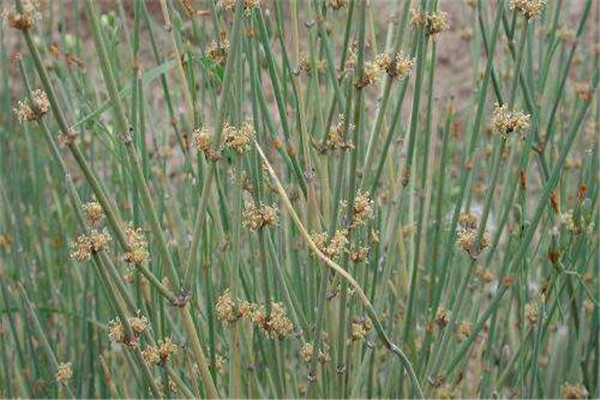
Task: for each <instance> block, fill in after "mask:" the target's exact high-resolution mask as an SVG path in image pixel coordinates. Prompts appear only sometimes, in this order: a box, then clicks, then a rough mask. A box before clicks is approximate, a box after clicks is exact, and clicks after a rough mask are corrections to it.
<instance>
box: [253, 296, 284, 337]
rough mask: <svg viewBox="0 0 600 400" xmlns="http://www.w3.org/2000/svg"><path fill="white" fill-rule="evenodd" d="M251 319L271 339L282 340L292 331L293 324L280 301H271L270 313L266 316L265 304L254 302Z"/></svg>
mask: <svg viewBox="0 0 600 400" xmlns="http://www.w3.org/2000/svg"><path fill="white" fill-rule="evenodd" d="M251 320H252V322H253V323H254V324H255V325H256V326H257V327H259V328H260V329H262V330H263V332H265V334H266V335H267V336H268V337H270V338H272V339H278V340H283V339H285V338H287V337H288V336H290V335H291V334H292V333H293V332H294V324H293V323H292V321H291V320H290V318H289V317H288V315H287V312H286V311H285V308H284V307H283V304H281V303H277V302H272V303H271V313H270V315H269V316H268V317H267V311H266V308H265V306H264V305H259V306H257V305H256V304H255V305H254V311H253V313H252V314H251Z"/></svg>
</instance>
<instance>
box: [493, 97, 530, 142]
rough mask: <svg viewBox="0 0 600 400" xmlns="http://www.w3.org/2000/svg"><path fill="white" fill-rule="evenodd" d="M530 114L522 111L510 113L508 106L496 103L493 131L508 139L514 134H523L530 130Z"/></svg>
mask: <svg viewBox="0 0 600 400" xmlns="http://www.w3.org/2000/svg"><path fill="white" fill-rule="evenodd" d="M529 119H530V116H529V114H524V113H523V112H522V111H514V110H513V111H510V110H509V109H508V107H507V106H506V104H503V105H499V104H498V103H496V105H495V109H494V113H493V115H492V131H493V132H494V133H497V134H500V135H502V137H503V138H505V139H506V138H508V136H509V135H510V134H511V133H512V132H520V133H523V132H525V131H526V130H527V128H529Z"/></svg>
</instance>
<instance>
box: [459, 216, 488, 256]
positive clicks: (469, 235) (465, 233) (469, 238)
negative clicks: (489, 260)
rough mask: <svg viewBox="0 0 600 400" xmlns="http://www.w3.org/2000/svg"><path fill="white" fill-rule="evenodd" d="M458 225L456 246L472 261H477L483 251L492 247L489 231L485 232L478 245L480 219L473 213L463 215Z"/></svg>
mask: <svg viewBox="0 0 600 400" xmlns="http://www.w3.org/2000/svg"><path fill="white" fill-rule="evenodd" d="M458 223H459V227H458V229H457V235H458V239H457V240H456V244H457V245H458V247H460V248H461V249H462V250H464V251H465V252H466V253H467V254H468V255H469V256H470V257H471V258H472V259H476V258H477V257H479V254H481V252H482V251H484V250H485V249H487V248H488V247H489V246H490V244H491V243H490V242H491V238H490V234H489V233H488V232H487V231H484V232H483V234H482V235H481V238H480V240H479V243H477V239H478V237H477V236H478V231H479V218H478V217H477V216H476V215H475V214H473V213H464V214H461V216H460V218H459V220H458Z"/></svg>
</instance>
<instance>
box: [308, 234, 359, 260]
mask: <svg viewBox="0 0 600 400" xmlns="http://www.w3.org/2000/svg"><path fill="white" fill-rule="evenodd" d="M347 236H348V231H347V230H345V229H338V230H337V231H336V232H335V234H334V235H333V237H332V238H331V240H329V242H328V240H327V234H326V233H324V232H320V233H313V234H312V235H311V240H312V241H313V242H314V243H315V245H316V246H317V248H318V249H319V250H320V251H321V252H322V253H323V254H325V255H326V256H327V258H330V259H332V260H335V259H336V258H338V257H339V256H340V255H341V254H342V253H343V252H344V251H346V250H347V247H348V245H349V244H350V242H349V241H348V238H347Z"/></svg>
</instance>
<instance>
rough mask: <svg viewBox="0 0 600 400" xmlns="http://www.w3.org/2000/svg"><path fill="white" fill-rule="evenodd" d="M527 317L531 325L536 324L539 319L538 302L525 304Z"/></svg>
mask: <svg viewBox="0 0 600 400" xmlns="http://www.w3.org/2000/svg"><path fill="white" fill-rule="evenodd" d="M525 317H526V318H527V321H528V322H529V324H530V325H535V324H536V323H537V320H538V305H537V303H536V302H531V303H528V304H525Z"/></svg>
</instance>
